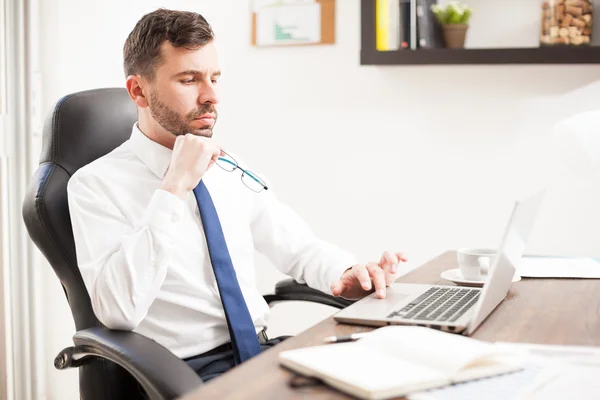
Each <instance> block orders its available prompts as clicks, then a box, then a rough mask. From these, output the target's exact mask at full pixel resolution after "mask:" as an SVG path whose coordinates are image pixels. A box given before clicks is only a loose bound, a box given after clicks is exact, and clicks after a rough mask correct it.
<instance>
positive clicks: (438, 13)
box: [431, 1, 473, 49]
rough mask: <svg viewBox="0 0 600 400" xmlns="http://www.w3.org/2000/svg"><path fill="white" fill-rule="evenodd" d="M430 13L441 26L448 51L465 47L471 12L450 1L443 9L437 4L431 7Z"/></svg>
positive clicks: (458, 3) (463, 6) (465, 7)
mask: <svg viewBox="0 0 600 400" xmlns="http://www.w3.org/2000/svg"><path fill="white" fill-rule="evenodd" d="M431 11H433V14H434V15H435V17H436V19H437V21H438V22H439V23H440V25H441V26H442V32H443V35H444V41H445V42H446V47H448V48H450V49H460V48H463V47H465V39H466V36H467V29H468V28H469V20H470V19H471V14H472V13H473V10H472V9H471V8H470V7H468V6H467V5H465V4H462V3H460V2H458V1H450V2H449V3H448V4H447V5H446V6H445V7H444V6H441V5H439V4H434V5H432V6H431Z"/></svg>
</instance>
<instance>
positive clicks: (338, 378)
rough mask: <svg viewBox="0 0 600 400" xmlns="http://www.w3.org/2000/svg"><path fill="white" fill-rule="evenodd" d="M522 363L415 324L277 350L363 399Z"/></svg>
mask: <svg viewBox="0 0 600 400" xmlns="http://www.w3.org/2000/svg"><path fill="white" fill-rule="evenodd" d="M523 361H524V358H523V354H522V353H521V352H516V351H511V350H508V349H507V348H506V347H504V348H503V347H502V346H497V345H495V344H493V343H489V342H484V341H479V340H476V339H472V338H469V337H466V336H460V335H456V334H452V333H445V332H441V331H437V330H433V329H430V328H425V327H418V326H388V327H384V328H380V329H377V330H376V331H374V332H373V333H370V334H368V335H366V336H365V337H363V338H362V339H360V340H358V341H357V342H352V343H339V344H328V345H322V346H314V347H305V348H300V349H295V350H288V351H282V352H281V353H279V362H280V364H281V365H283V366H284V367H287V368H289V369H291V370H293V371H295V372H297V373H299V374H301V375H305V376H309V377H316V378H319V379H321V380H322V381H323V382H325V383H326V384H328V385H330V386H332V387H335V388H337V389H339V390H341V391H343V392H346V393H349V394H351V395H353V396H356V397H359V398H362V399H387V398H391V397H396V396H403V395H406V394H409V393H411V392H415V391H419V390H425V389H430V388H435V387H441V386H446V385H450V384H452V383H457V382H464V381H469V380H473V379H478V378H484V377H490V376H494V375H499V374H503V373H507V372H512V371H517V370H520V369H521V365H522V364H523Z"/></svg>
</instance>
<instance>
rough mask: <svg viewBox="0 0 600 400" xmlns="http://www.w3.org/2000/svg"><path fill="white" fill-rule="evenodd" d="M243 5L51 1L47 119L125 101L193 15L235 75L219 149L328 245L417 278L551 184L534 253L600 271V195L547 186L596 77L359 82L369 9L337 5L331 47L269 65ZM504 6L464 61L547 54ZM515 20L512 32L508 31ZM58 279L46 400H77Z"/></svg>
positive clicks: (271, 55)
mask: <svg viewBox="0 0 600 400" xmlns="http://www.w3.org/2000/svg"><path fill="white" fill-rule="evenodd" d="M246 3H247V2H246V1H240V0H204V1H199V0H189V1H183V0H180V1H162V2H161V1H142V0H130V1H126V2H122V1H117V0H105V1H102V2H100V1H95V2H91V1H90V2H81V1H76V0H44V1H43V4H42V8H43V10H42V14H41V15H45V18H44V19H43V24H42V27H41V30H42V32H41V33H42V35H41V38H42V44H43V46H42V48H43V49H44V50H43V52H44V53H43V54H42V65H43V66H44V67H45V68H44V70H43V82H44V103H45V104H44V105H45V107H46V108H49V107H50V106H51V104H52V103H53V102H54V101H56V100H57V99H58V98H59V97H60V96H62V95H64V94H67V93H70V92H74V91H79V90H84V89H90V88H96V87H104V86H122V85H123V75H122V68H121V51H122V45H123V42H124V40H125V37H126V36H127V34H128V33H129V31H130V30H131V28H132V27H133V25H134V23H135V22H136V21H137V20H138V19H139V18H140V17H141V15H142V14H143V13H145V12H147V11H150V10H153V9H154V8H155V7H156V6H159V5H162V6H168V7H170V8H179V9H189V10H196V11H198V12H200V13H202V14H204V15H205V16H206V17H207V18H208V20H209V21H210V22H211V23H212V24H213V26H214V28H215V30H216V32H217V36H218V39H217V43H218V46H219V49H220V53H221V61H222V69H223V72H224V75H223V78H222V81H221V83H220V85H221V88H222V100H223V102H222V106H221V109H220V110H221V112H220V121H219V124H218V129H216V139H217V140H219V141H220V142H221V143H223V144H224V145H227V146H228V147H229V148H231V149H234V151H235V152H237V153H240V154H242V155H243V157H244V158H245V159H246V161H247V162H248V163H249V165H251V167H252V169H254V170H256V171H258V172H261V173H264V174H265V175H266V176H268V177H269V179H270V180H272V182H273V187H274V189H275V190H276V191H277V193H278V194H279V196H280V197H281V198H282V199H283V200H284V201H286V202H288V203H290V204H291V205H292V206H293V207H294V208H295V209H296V210H297V211H298V212H299V213H300V214H301V215H302V216H303V217H304V218H306V220H308V222H309V223H310V224H311V225H312V226H313V227H314V229H315V231H316V232H318V233H319V234H320V235H322V236H323V237H324V238H326V239H329V240H331V241H334V242H335V243H337V244H339V245H341V246H343V247H345V248H348V249H350V250H353V251H355V252H356V253H357V254H358V256H359V257H360V258H362V259H364V260H367V259H374V258H378V257H379V255H380V252H381V251H382V250H384V249H388V248H389V249H394V250H403V251H406V252H407V254H408V255H409V257H410V259H411V264H410V266H409V267H412V266H415V265H418V264H420V263H422V262H424V261H425V260H427V259H429V258H432V257H434V256H436V255H437V254H438V253H440V252H442V251H445V250H446V249H453V248H457V247H461V246H479V245H481V246H495V245H496V244H497V242H498V240H499V239H500V235H501V232H502V229H503V227H504V224H505V222H506V218H507V215H508V212H509V210H510V207H511V206H512V201H513V199H514V197H515V196H517V195H518V194H519V193H520V191H519V189H522V188H523V187H527V186H528V185H529V184H530V183H531V182H533V183H536V182H539V179H540V177H544V178H545V177H549V176H550V177H551V178H552V179H553V181H552V182H553V186H552V190H551V193H550V197H549V198H548V201H547V206H546V208H545V209H544V211H543V212H542V216H541V217H540V221H539V225H538V228H537V229H536V231H535V233H534V237H533V238H532V243H531V246H530V248H529V251H531V252H544V253H556V254H583V255H595V256H600V246H599V245H598V244H597V242H596V240H597V238H598V234H599V233H600V232H599V230H600V213H599V212H597V211H596V207H594V204H598V201H599V197H600V192H599V190H598V188H597V187H595V186H594V185H592V184H590V183H589V182H585V181H579V182H578V183H576V184H571V186H567V185H566V182H567V180H569V179H570V178H568V176H567V175H565V174H562V175H551V174H550V172H551V171H554V169H553V168H552V167H553V166H557V165H558V163H559V160H558V159H555V158H553V157H554V156H551V155H550V154H551V153H545V152H547V151H549V150H551V148H550V147H549V145H548V142H547V140H548V139H549V137H550V128H551V126H552V123H553V122H554V121H556V120H557V119H558V118H559V117H561V116H564V115H568V114H569V113H573V112H574V111H576V110H577V109H578V107H581V109H582V110H583V109H594V108H599V105H600V104H599V103H600V96H596V98H594V97H590V96H589V94H586V97H583V96H582V97H575V98H573V97H567V99H568V101H569V104H568V107H567V106H565V107H557V104H562V103H560V97H558V98H557V99H555V100H552V101H550V100H548V97H549V96H550V97H553V96H560V95H562V94H565V93H568V92H570V91H572V90H574V89H576V88H579V87H581V86H583V85H586V84H588V83H590V82H594V81H595V80H597V79H598V78H599V77H600V67H599V66H577V65H573V66H460V67H451V66H446V67H442V66H412V67H396V66H394V67H361V66H359V41H360V37H359V36H360V28H359V24H360V11H359V1H358V0H338V2H337V4H338V11H337V18H338V20H337V22H338V24H337V43H336V45H334V46H326V47H300V48H270V49H256V48H252V47H250V46H249V44H248V43H249V37H248V34H249V14H248V13H249V7H248V5H247V4H246ZM495 3H498V2H489V1H483V0H477V1H473V2H472V4H473V5H474V6H476V9H477V10H478V11H479V12H478V13H476V14H475V17H474V19H473V22H472V30H471V32H470V33H469V38H468V43H467V45H470V46H473V47H484V46H486V45H489V46H519V45H523V46H535V45H536V44H537V32H538V28H537V18H538V16H539V12H538V8H537V7H538V2H535V1H532V2H528V3H530V4H528V5H523V4H521V3H522V2H521V1H518V0H509V1H504V2H502V5H500V4H495ZM506 10H512V11H511V12H510V13H509V14H510V15H509V16H506V18H509V17H510V18H511V20H512V24H514V27H515V28H514V29H513V30H511V29H510V28H509V26H508V25H507V23H506V22H505V21H506V19H505V18H500V17H501V16H502V15H504V14H506V12H507V11H506ZM484 13H487V14H486V15H484ZM503 13H504V14H503ZM515 32H517V33H515ZM482 33H488V34H489V35H490V36H488V37H487V39H486V38H483V36H482ZM486 41H487V42H486ZM588 92H589V91H588ZM596 93H598V92H596ZM536 98H542V99H544V100H543V101H542V100H540V101H537V100H536V101H534V100H532V99H536ZM259 267H260V274H261V282H260V284H261V290H263V291H264V292H267V291H269V290H270V288H272V285H273V283H274V282H276V281H277V280H279V279H281V277H282V276H281V275H280V274H278V273H277V272H275V270H274V269H273V268H272V267H271V266H269V265H267V264H266V263H265V262H264V260H261V263H260V265H259ZM45 271H46V274H47V277H46V279H45V282H47V293H46V294H45V296H46V304H47V305H48V308H47V312H46V320H47V332H45V334H46V338H47V339H46V353H47V361H46V365H47V366H48V370H47V379H46V380H47V382H48V398H49V399H58V398H60V399H70V398H73V399H75V398H76V397H77V395H76V385H77V380H76V379H77V378H76V372H75V371H68V372H64V371H55V370H54V369H53V367H52V359H53V357H54V356H55V355H56V353H57V352H58V351H59V350H60V349H62V348H63V347H65V346H68V345H69V344H70V337H71V335H72V334H73V330H74V328H73V324H72V320H71V316H70V312H69V310H68V307H67V304H66V300H65V299H64V295H63V293H62V290H61V289H60V287H59V283H58V280H57V279H56V277H55V276H54V274H53V272H52V271H51V270H50V269H49V268H46V269H45ZM283 307H285V306H283ZM283 307H279V309H276V310H275V312H274V316H273V321H274V322H273V332H275V333H282V332H296V331H297V330H299V329H301V328H304V327H306V326H307V325H308V324H311V323H313V322H315V321H316V320H319V319H320V318H323V317H324V316H325V315H328V314H330V313H331V312H332V310H331V309H328V308H327V309H326V308H324V307H320V306H309V305H295V311H294V313H293V315H294V318H290V317H289V315H290V314H289V313H284V312H281V311H280V310H281V309H283ZM287 310H289V308H288V309H287ZM58 388H61V391H59V389H58ZM59 393H60V395H59Z"/></svg>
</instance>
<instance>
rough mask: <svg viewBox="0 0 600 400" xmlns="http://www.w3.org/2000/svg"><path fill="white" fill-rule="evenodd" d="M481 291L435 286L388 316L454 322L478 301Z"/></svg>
mask: <svg viewBox="0 0 600 400" xmlns="http://www.w3.org/2000/svg"><path fill="white" fill-rule="evenodd" d="M479 292H480V290H479V289H464V288H451V287H449V288H438V287H433V288H430V289H429V290H427V291H426V292H425V293H423V294H422V295H420V296H419V297H417V298H415V299H414V300H413V301H411V302H410V303H409V304H407V305H406V306H404V307H402V309H400V310H397V311H393V312H392V313H390V314H389V315H388V318H394V317H401V318H403V319H413V320H420V321H439V322H454V321H456V320H457V319H458V318H460V316H461V315H463V314H464V313H465V312H467V310H469V308H471V306H473V305H474V304H475V303H476V302H477V299H478V298H479Z"/></svg>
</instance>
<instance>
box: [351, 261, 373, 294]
mask: <svg viewBox="0 0 600 400" xmlns="http://www.w3.org/2000/svg"><path fill="white" fill-rule="evenodd" d="M353 269H354V275H355V276H356V278H357V279H358V281H359V282H360V286H362V288H363V290H371V276H370V275H369V271H367V268H366V267H365V266H364V265H362V264H359V265H355V266H354V268H353Z"/></svg>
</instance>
